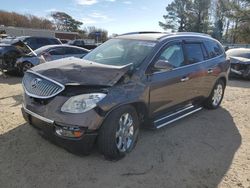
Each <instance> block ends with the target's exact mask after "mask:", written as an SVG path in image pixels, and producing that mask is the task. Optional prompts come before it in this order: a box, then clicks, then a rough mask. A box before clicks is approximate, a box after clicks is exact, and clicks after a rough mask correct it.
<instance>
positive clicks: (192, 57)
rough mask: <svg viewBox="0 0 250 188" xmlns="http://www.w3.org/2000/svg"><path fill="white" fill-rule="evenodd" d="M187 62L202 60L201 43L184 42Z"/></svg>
mask: <svg viewBox="0 0 250 188" xmlns="http://www.w3.org/2000/svg"><path fill="white" fill-rule="evenodd" d="M184 47H185V52H186V57H187V64H193V63H197V62H201V61H204V55H203V51H202V45H201V43H186V44H184Z"/></svg>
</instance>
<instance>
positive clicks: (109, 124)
mask: <svg viewBox="0 0 250 188" xmlns="http://www.w3.org/2000/svg"><path fill="white" fill-rule="evenodd" d="M138 133H139V120H138V116H137V113H136V111H135V109H134V108H133V107H132V106H129V105H127V106H123V107H120V108H118V109H116V110H114V111H113V112H111V113H110V114H109V116H108V117H107V119H106V120H105V121H104V123H103V125H102V127H101V128H100V131H99V136H98V139H97V144H98V148H99V151H100V152H101V153H102V154H104V156H105V158H107V159H109V160H119V159H121V158H123V157H124V156H125V155H126V154H127V153H129V152H131V151H132V149H133V148H134V146H135V145H136V142H137V139H138Z"/></svg>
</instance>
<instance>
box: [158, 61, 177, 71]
mask: <svg viewBox="0 0 250 188" xmlns="http://www.w3.org/2000/svg"><path fill="white" fill-rule="evenodd" d="M173 68H174V67H173V65H171V64H170V63H169V62H168V61H167V60H158V61H157V62H156V63H155V65H154V69H156V70H172V69H173Z"/></svg>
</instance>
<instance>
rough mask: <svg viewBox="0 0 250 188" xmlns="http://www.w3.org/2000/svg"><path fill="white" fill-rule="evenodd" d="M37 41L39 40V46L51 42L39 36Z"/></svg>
mask: <svg viewBox="0 0 250 188" xmlns="http://www.w3.org/2000/svg"><path fill="white" fill-rule="evenodd" d="M36 41H37V43H38V45H39V46H46V45H48V44H50V42H49V40H48V39H46V38H37V39H36Z"/></svg>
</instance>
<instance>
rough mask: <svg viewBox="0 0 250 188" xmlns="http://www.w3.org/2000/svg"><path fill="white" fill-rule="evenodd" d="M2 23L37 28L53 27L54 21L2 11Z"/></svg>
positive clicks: (0, 23) (0, 19)
mask: <svg viewBox="0 0 250 188" xmlns="http://www.w3.org/2000/svg"><path fill="white" fill-rule="evenodd" d="M0 25H5V26H13V27H26V28H35V29H53V23H52V22H51V21H49V20H48V19H45V18H40V17H37V16H34V15H23V14H18V13H15V12H6V11H0Z"/></svg>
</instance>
